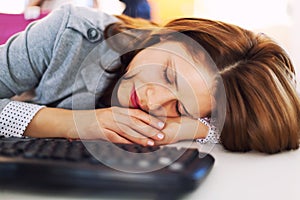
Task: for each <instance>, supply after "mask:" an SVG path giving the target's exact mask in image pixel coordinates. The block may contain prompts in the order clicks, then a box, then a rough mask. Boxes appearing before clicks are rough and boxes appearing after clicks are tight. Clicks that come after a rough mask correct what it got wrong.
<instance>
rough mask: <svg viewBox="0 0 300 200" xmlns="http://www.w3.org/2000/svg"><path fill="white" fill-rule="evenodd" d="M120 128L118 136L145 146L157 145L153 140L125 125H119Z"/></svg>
mask: <svg viewBox="0 0 300 200" xmlns="http://www.w3.org/2000/svg"><path fill="white" fill-rule="evenodd" d="M118 127H119V130H118V131H117V132H118V134H119V135H121V136H122V137H123V138H125V139H127V140H129V141H132V142H134V143H136V144H140V145H143V146H153V145H154V144H155V143H154V141H153V140H152V139H150V138H148V137H145V136H144V135H142V134H140V133H139V132H137V131H135V130H134V129H132V128H131V127H128V126H127V125H125V124H119V126H118Z"/></svg>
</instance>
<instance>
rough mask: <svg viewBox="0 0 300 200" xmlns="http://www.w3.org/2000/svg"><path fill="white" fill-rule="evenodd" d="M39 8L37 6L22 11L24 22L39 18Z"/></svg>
mask: <svg viewBox="0 0 300 200" xmlns="http://www.w3.org/2000/svg"><path fill="white" fill-rule="evenodd" d="M40 14H41V8H40V7H39V6H29V7H27V8H26V9H25V11H24V18H25V19H26V20H33V19H37V18H39V16H40Z"/></svg>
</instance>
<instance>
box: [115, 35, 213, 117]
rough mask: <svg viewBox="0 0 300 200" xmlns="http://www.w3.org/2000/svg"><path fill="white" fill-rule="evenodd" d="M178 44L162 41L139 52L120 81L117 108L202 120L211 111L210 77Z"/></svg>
mask: <svg viewBox="0 0 300 200" xmlns="http://www.w3.org/2000/svg"><path fill="white" fill-rule="evenodd" d="M201 65H202V64H201V63H199V62H198V63H197V64H196V63H195V62H194V60H193V59H192V57H191V56H190V55H189V54H188V53H187V51H186V49H185V48H184V46H183V45H182V44H180V43H179V42H172V41H168V42H162V43H159V44H156V45H154V46H151V47H148V48H146V49H144V50H142V51H141V52H139V53H138V54H137V55H136V56H135V57H134V59H133V60H132V61H131V63H130V64H129V66H128V71H127V73H126V74H125V76H124V77H123V79H122V80H121V82H120V85H119V88H118V91H117V98H118V101H119V103H120V105H121V106H123V107H130V108H138V109H142V110H144V111H145V112H147V113H150V114H152V115H154V116H164V117H178V116H190V117H193V118H199V117H205V116H207V115H208V114H210V112H211V110H212V108H213V106H214V105H213V104H214V103H213V102H214V99H213V98H212V91H211V88H212V85H213V81H212V77H210V76H209V75H208V73H207V72H206V70H205V67H204V66H201Z"/></svg>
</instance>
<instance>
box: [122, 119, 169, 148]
mask: <svg viewBox="0 0 300 200" xmlns="http://www.w3.org/2000/svg"><path fill="white" fill-rule="evenodd" d="M117 121H118V123H119V124H120V125H121V124H122V125H124V126H122V127H123V129H124V127H125V128H126V130H127V131H128V132H127V131H124V130H122V131H123V132H125V133H126V134H135V133H136V132H138V133H139V135H143V136H146V137H147V138H151V139H153V140H162V139H163V138H164V137H165V136H164V133H162V131H161V130H158V129H156V128H154V127H152V126H150V125H149V124H147V123H145V122H144V121H142V120H141V119H139V118H136V117H135V116H128V115H126V114H124V115H120V116H118V119H117ZM119 128H120V127H119ZM120 129H122V128H120ZM130 129H131V130H130ZM132 130H134V132H131V131H132ZM150 143H151V141H149V144H150Z"/></svg>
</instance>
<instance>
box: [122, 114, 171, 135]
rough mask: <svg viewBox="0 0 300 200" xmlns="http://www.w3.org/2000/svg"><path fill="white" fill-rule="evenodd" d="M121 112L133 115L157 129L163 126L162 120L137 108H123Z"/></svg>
mask: <svg viewBox="0 0 300 200" xmlns="http://www.w3.org/2000/svg"><path fill="white" fill-rule="evenodd" d="M122 112H123V114H125V115H128V116H132V117H135V118H137V119H139V120H141V121H143V122H145V123H146V124H148V125H150V126H152V127H154V128H156V129H158V130H162V129H163V128H164V126H165V123H164V121H163V120H161V119H158V118H156V117H154V116H152V115H149V114H148V113H146V112H144V111H142V110H139V109H123V111H122Z"/></svg>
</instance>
